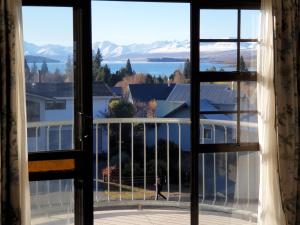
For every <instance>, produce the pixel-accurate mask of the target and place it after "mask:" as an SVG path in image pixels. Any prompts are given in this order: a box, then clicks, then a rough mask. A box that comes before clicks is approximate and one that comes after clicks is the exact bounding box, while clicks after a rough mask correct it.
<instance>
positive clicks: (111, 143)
mask: <svg viewBox="0 0 300 225" xmlns="http://www.w3.org/2000/svg"><path fill="white" fill-rule="evenodd" d="M154 15H155V16H154ZM107 21H109V23H108V22H107ZM189 21H190V18H189V4H183V3H176V4H174V3H145V2H126V3H125V2H111V1H110V2H107V1H93V2H92V28H93V63H94V64H93V65H94V66H93V76H94V82H93V93H94V96H93V103H94V106H93V110H94V115H93V117H94V153H95V157H94V159H95V160H94V171H95V172H94V178H95V183H94V187H95V195H94V205H95V206H96V207H97V209H100V210H96V211H95V212H94V213H95V223H97V224H98V223H99V224H111V223H114V224H125V223H128V224H157V223H158V221H160V223H161V224H166V223H167V222H168V223H173V224H182V225H183V224H187V223H188V222H187V221H188V220H189V217H190V214H189V156H190V124H189V121H190V119H189V118H190V97H189V96H190V61H189V55H190V40H189V39H190V38H189V36H190V33H189V27H190V26H189V25H190V24H189ZM100 90H101V91H100ZM158 190H159V192H160V194H161V195H157V194H158ZM165 198H166V199H165ZM132 206H134V208H132ZM150 206H152V208H151V209H150ZM167 206H172V208H170V207H167ZM137 207H139V208H140V209H142V208H143V209H144V210H143V211H140V210H139V211H137V210H135V209H136V208H137ZM105 208H109V210H105V211H104V210H102V209H105ZM158 209H159V210H158ZM150 215H151V216H150ZM147 218H148V219H147Z"/></svg>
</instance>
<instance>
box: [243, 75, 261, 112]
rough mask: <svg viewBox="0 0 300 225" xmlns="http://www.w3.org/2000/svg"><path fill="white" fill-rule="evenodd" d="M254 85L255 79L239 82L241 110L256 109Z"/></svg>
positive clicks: (255, 85) (255, 84)
mask: <svg viewBox="0 0 300 225" xmlns="http://www.w3.org/2000/svg"><path fill="white" fill-rule="evenodd" d="M256 87H257V83H256V82H255V81H242V82H241V110H257V92H256Z"/></svg>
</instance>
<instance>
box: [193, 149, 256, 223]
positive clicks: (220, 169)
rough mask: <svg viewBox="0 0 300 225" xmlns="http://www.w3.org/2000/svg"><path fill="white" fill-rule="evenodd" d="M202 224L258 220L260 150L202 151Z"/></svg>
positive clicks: (200, 218) (200, 202)
mask: <svg viewBox="0 0 300 225" xmlns="http://www.w3.org/2000/svg"><path fill="white" fill-rule="evenodd" d="M198 182H199V204H200V210H199V224H216V225H223V224H229V225H245V224H246V225H255V224H257V210H258V194H259V154H258V153H257V152H240V153H238V152H231V153H215V154H214V153H209V154H199V178H198Z"/></svg>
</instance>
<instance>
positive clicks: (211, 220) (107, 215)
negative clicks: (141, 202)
mask: <svg viewBox="0 0 300 225" xmlns="http://www.w3.org/2000/svg"><path fill="white" fill-rule="evenodd" d="M94 222H95V223H94V224H95V225H100V224H101V225H188V224H190V213H189V211H185V210H156V209H143V210H113V211H95V213H94ZM199 224H203V225H204V224H205V225H255V224H256V223H255V222H250V221H245V220H243V219H238V218H232V217H230V214H225V213H224V214H223V213H219V212H218V213H212V212H200V214H199Z"/></svg>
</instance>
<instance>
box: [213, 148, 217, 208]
mask: <svg viewBox="0 0 300 225" xmlns="http://www.w3.org/2000/svg"><path fill="white" fill-rule="evenodd" d="M213 157H214V200H213V205H214V204H215V203H216V200H217V184H216V183H217V177H216V153H213Z"/></svg>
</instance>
